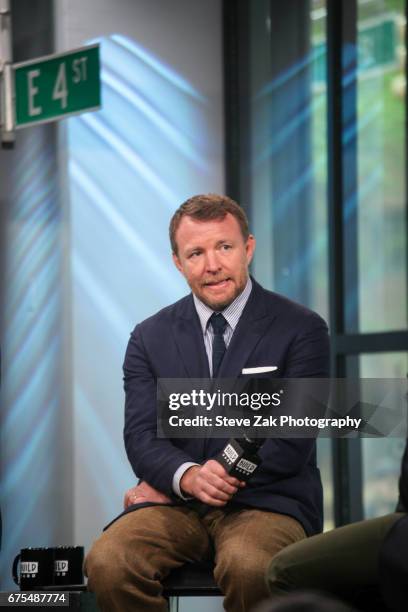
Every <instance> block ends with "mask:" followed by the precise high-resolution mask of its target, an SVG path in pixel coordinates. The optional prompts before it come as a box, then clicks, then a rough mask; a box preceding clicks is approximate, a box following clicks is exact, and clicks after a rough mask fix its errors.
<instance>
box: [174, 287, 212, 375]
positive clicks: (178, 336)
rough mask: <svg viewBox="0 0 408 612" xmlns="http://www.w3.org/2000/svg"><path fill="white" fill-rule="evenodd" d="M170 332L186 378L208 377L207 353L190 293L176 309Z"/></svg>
mask: <svg viewBox="0 0 408 612" xmlns="http://www.w3.org/2000/svg"><path fill="white" fill-rule="evenodd" d="M172 332H173V335H174V341H175V343H176V345H177V348H178V351H179V355H180V361H181V363H182V364H183V366H184V370H185V377H186V378H209V377H210V370H209V366H208V359H207V353H206V351H205V346H204V339H203V333H202V330H201V325H200V320H199V318H198V315H197V312H196V309H195V306H194V301H193V297H192V295H191V294H190V295H189V296H187V297H186V299H185V301H183V302H181V303H180V305H179V308H178V309H177V311H176V314H175V317H174V321H173V326H172Z"/></svg>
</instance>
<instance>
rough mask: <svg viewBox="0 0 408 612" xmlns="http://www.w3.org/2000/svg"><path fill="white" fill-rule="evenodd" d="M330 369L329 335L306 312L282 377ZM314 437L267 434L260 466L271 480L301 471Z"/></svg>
mask: <svg viewBox="0 0 408 612" xmlns="http://www.w3.org/2000/svg"><path fill="white" fill-rule="evenodd" d="M329 372H330V352H329V335H328V329H327V325H326V323H325V321H324V320H323V319H322V318H321V317H320V316H319V315H317V314H316V313H314V312H309V313H308V315H307V316H306V317H305V318H304V319H303V321H302V325H301V326H300V327H299V330H298V332H297V334H296V335H295V337H294V339H293V340H292V342H291V344H290V346H289V349H288V352H287V355H286V359H285V366H284V369H283V371H282V378H328V377H329ZM315 448H316V443H315V440H314V438H292V439H289V438H288V439H277V438H271V439H269V440H267V441H266V442H265V444H264V445H263V447H262V450H261V451H260V454H261V457H262V469H263V470H265V471H267V472H268V474H269V477H270V479H271V480H280V479H282V478H287V477H290V476H294V475H296V474H299V473H301V472H302V470H303V468H304V467H305V466H306V464H308V463H314V461H315Z"/></svg>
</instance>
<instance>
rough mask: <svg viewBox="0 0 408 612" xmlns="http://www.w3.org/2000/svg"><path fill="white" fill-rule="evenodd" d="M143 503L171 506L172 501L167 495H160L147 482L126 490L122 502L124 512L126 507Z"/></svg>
mask: <svg viewBox="0 0 408 612" xmlns="http://www.w3.org/2000/svg"><path fill="white" fill-rule="evenodd" d="M144 502H154V503H158V504H171V503H172V501H171V499H170V498H169V497H167V495H165V494H164V493H161V492H160V491H158V490H157V489H155V488H154V487H152V486H151V485H149V484H148V483H147V482H144V481H143V480H142V481H141V482H139V484H138V485H136V486H135V487H132V488H131V489H128V490H127V491H126V493H125V499H124V500H123V507H124V509H125V510H126V508H127V507H128V506H132V505H133V504H142V503H144Z"/></svg>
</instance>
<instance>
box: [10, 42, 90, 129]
mask: <svg viewBox="0 0 408 612" xmlns="http://www.w3.org/2000/svg"><path fill="white" fill-rule="evenodd" d="M13 70H14V94H15V117H16V128H17V129H18V128H22V127H27V126H28V125H33V124H38V123H46V122H48V121H55V120H56V119H61V118H65V117H67V116H68V115H74V114H77V113H81V112H83V111H90V110H96V109H98V108H100V106H101V85H100V76H99V45H90V46H89V47H82V48H80V49H74V50H72V51H69V52H68V53H58V54H55V55H47V56H45V57H40V58H36V59H35V60H30V61H27V62H21V63H18V64H14V65H13Z"/></svg>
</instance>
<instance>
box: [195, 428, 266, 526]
mask: <svg viewBox="0 0 408 612" xmlns="http://www.w3.org/2000/svg"><path fill="white" fill-rule="evenodd" d="M265 440H266V438H250V437H249V436H247V435H246V434H244V437H243V438H231V439H230V440H229V441H228V443H227V445H226V446H225V447H224V448H223V450H222V451H221V452H220V453H219V455H217V456H216V457H214V459H215V461H218V463H221V465H222V466H223V467H224V468H225V470H226V472H227V473H228V474H230V475H231V476H234V477H235V478H238V480H242V481H244V482H248V480H250V478H251V477H252V476H253V474H254V472H255V471H256V470H257V469H258V467H259V466H260V465H261V459H260V457H259V455H258V450H259V449H260V447H261V446H262V444H263V443H264V442H265ZM189 505H190V506H191V507H192V508H194V510H195V511H196V512H198V514H199V516H200V517H203V516H204V515H205V514H207V512H208V511H209V510H213V509H214V506H211V505H209V504H204V503H203V502H201V501H199V500H192V501H191V502H189Z"/></svg>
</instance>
